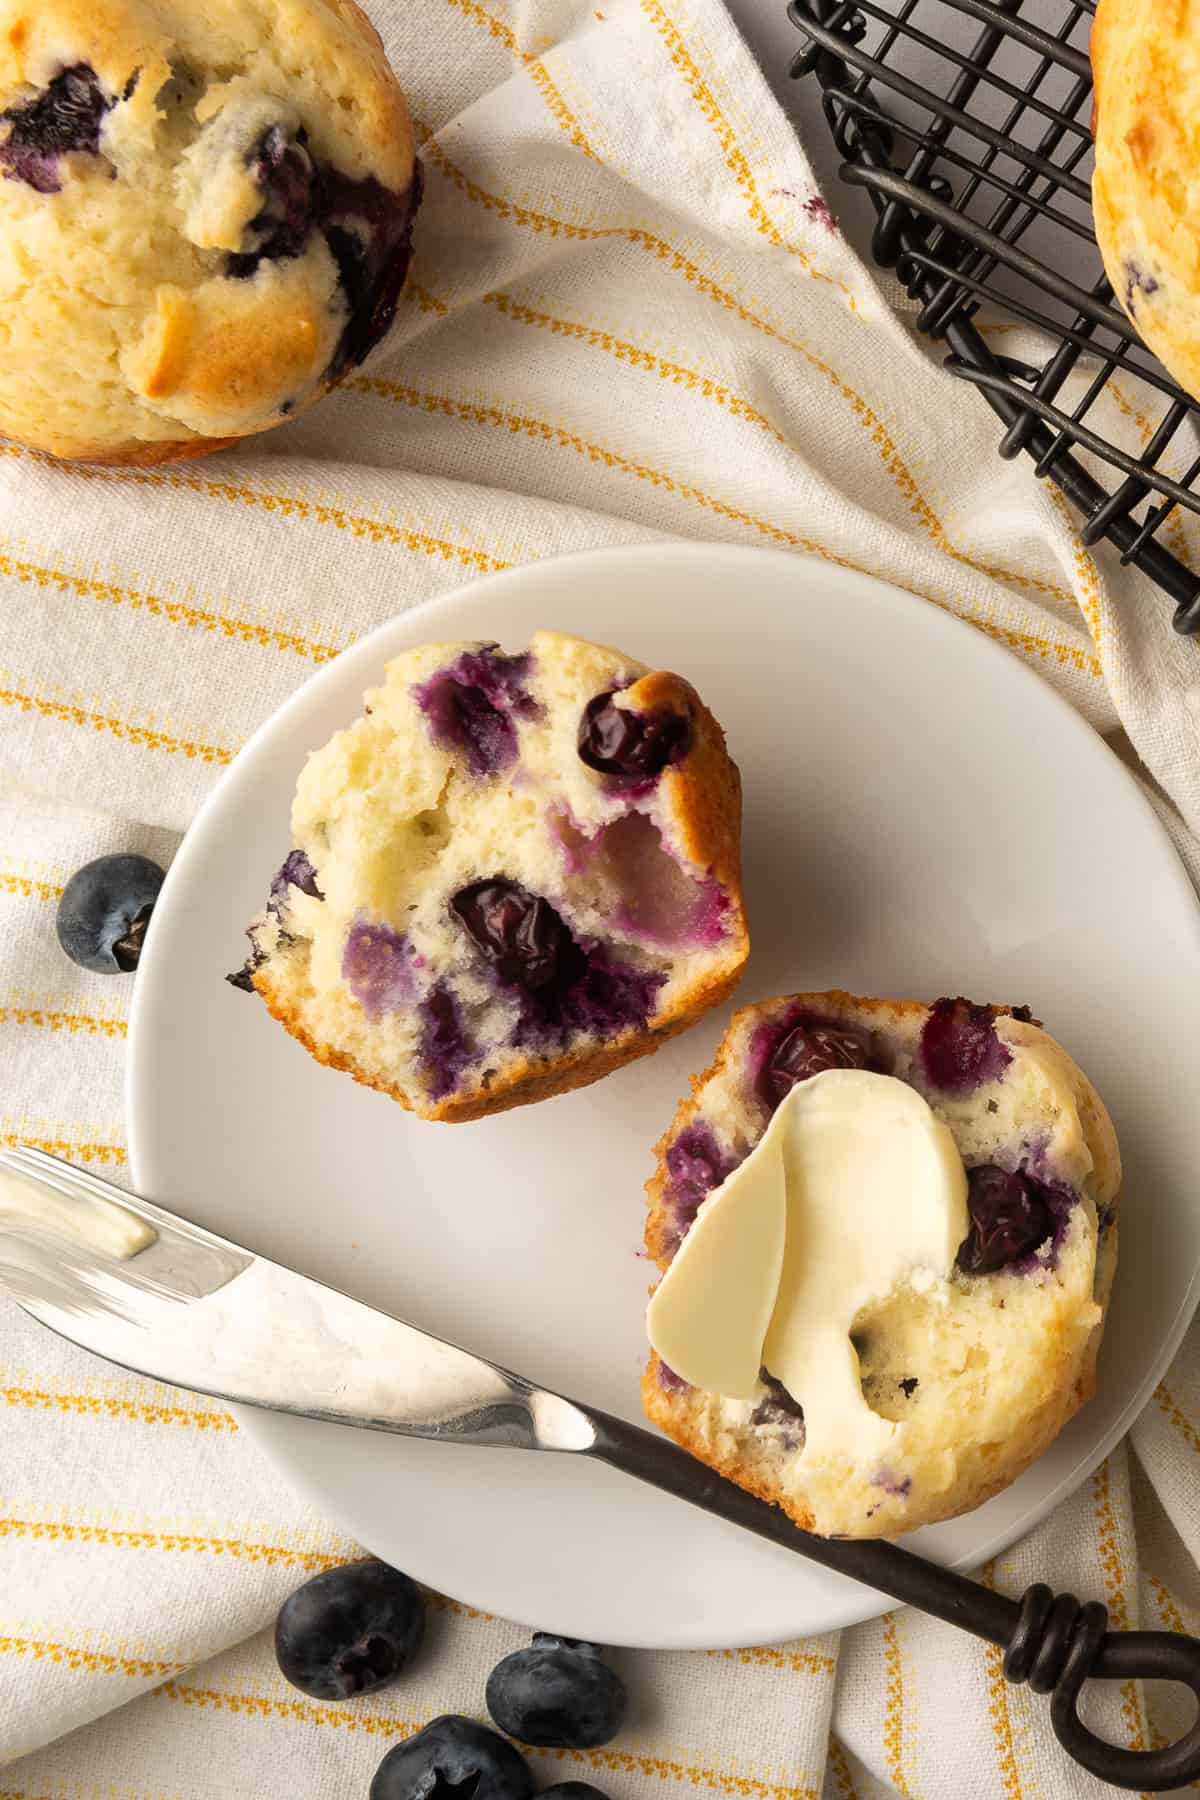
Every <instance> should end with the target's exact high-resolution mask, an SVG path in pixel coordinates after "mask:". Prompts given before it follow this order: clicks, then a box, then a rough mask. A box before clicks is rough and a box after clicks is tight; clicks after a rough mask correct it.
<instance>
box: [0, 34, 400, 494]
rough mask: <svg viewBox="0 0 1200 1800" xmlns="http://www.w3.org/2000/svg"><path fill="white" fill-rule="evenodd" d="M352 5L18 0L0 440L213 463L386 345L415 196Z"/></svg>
mask: <svg viewBox="0 0 1200 1800" xmlns="http://www.w3.org/2000/svg"><path fill="white" fill-rule="evenodd" d="M420 189H421V180H420V167H419V165H418V164H417V162H416V160H415V156H414V148H413V133H412V125H411V122H410V120H409V116H408V111H407V108H406V106H405V103H404V97H403V95H402V93H401V91H400V88H399V86H398V84H397V82H396V79H395V76H394V75H393V74H392V71H391V69H390V68H389V66H388V63H387V59H386V57H385V56H384V52H383V47H382V45H381V43H380V40H379V37H378V35H377V33H376V32H375V30H374V28H373V26H372V25H371V24H370V23H369V21H368V20H367V19H366V17H365V16H364V15H363V13H361V12H360V11H359V9H358V8H357V6H355V5H354V4H353V0H271V3H270V4H268V0H205V3H204V4H203V5H201V4H200V3H199V0H162V4H153V5H152V4H150V0H112V3H111V4H106V5H103V6H96V7H91V8H85V7H83V6H80V5H78V4H77V3H76V0H45V4H38V5H36V6H35V5H33V4H31V0H0V330H2V332H3V339H4V344H5V354H4V357H3V359H2V360H0V432H3V433H4V434H5V435H7V436H9V437H11V438H14V439H18V440H20V441H22V442H25V443H28V444H31V445H34V446H36V447H38V448H41V449H43V450H47V451H50V452H51V453H53V454H54V455H56V456H62V457H71V458H76V459H79V460H84V461H102V462H131V463H150V462H162V461H170V460H174V459H178V458H182V457H189V456H197V455H201V454H203V453H204V452H205V451H207V450H211V449H214V448H217V447H219V446H220V445H221V444H224V443H229V442H232V441H235V440H236V439H238V438H241V437H245V436H247V435H250V434H251V433H254V432H258V431H263V430H265V429H267V428H268V427H270V426H272V425H275V424H278V423H279V422H280V420H282V419H283V418H285V417H291V416H294V415H295V414H297V413H299V412H301V411H303V410H304V409H305V408H306V407H307V406H309V405H311V404H312V403H313V402H314V401H315V400H317V399H319V398H320V396H321V395H322V394H323V393H324V392H325V391H326V390H327V389H328V388H329V387H330V386H331V385H333V384H334V383H335V382H337V381H338V380H340V379H341V378H342V377H343V376H344V375H345V374H346V372H347V371H348V370H350V369H352V368H354V367H355V366H356V365H357V364H358V363H360V362H361V361H362V360H363V358H364V357H365V356H367V355H368V353H369V352H370V351H371V350H372V349H373V348H374V347H375V346H376V345H377V344H378V343H379V342H380V341H381V340H382V338H383V337H384V336H385V334H386V333H387V330H388V328H389V326H390V325H391V322H392V319H393V317H394V314H395V310H396V305H397V302H398V300H399V296H400V292H401V289H402V287H403V284H404V278H405V274H406V272H407V269H408V262H409V255H410V250H411V233H412V222H413V217H414V214H415V212H416V209H417V205H418V203H419V200H420Z"/></svg>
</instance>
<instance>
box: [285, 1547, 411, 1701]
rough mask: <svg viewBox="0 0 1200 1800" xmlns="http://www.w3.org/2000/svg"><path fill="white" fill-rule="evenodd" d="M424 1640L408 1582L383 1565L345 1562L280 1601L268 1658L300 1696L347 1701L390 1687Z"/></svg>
mask: <svg viewBox="0 0 1200 1800" xmlns="http://www.w3.org/2000/svg"><path fill="white" fill-rule="evenodd" d="M424 1634H425V1602H424V1601H423V1600H422V1598H421V1593H420V1590H419V1588H418V1587H417V1585H416V1583H415V1582H413V1581H411V1580H410V1579H409V1577H408V1576H407V1575H402V1574H401V1573H400V1570H399V1569H392V1568H389V1567H388V1565H387V1563H382V1562H374V1561H372V1562H361V1563H349V1564H347V1565H346V1566H345V1567H344V1568H339V1569H325V1570H323V1571H322V1572H321V1574H320V1575H314V1576H313V1578H312V1580H311V1581H306V1582H305V1584H304V1586H303V1587H302V1588H297V1590H296V1592H295V1593H294V1594H291V1595H289V1597H288V1598H287V1599H286V1600H285V1601H284V1603H283V1605H282V1606H281V1607H280V1609H279V1617H278V1618H277V1619H276V1621H275V1658H276V1661H277V1662H278V1664H279V1667H280V1670H281V1671H282V1673H283V1675H284V1677H285V1678H286V1679H287V1680H288V1681H290V1682H291V1684H292V1686H293V1687H297V1688H299V1689H300V1692H301V1693H302V1694H311V1695H312V1697H313V1699H314V1700H350V1699H352V1698H353V1697H354V1696H355V1695H356V1694H373V1693H374V1692H375V1690H376V1689H377V1688H381V1687H386V1686H387V1684H388V1683H389V1682H390V1681H394V1680H395V1679H396V1677H397V1675H399V1674H400V1673H401V1672H402V1671H403V1669H404V1668H405V1666H406V1665H407V1664H408V1663H409V1662H411V1660H412V1658H413V1657H414V1656H415V1655H416V1653H417V1650H418V1649H419V1648H420V1644H421V1639H422V1637H423V1636H424Z"/></svg>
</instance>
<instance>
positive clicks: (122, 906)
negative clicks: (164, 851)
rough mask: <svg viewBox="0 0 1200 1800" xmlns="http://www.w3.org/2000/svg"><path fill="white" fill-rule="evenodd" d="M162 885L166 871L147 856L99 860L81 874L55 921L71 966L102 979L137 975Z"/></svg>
mask: <svg viewBox="0 0 1200 1800" xmlns="http://www.w3.org/2000/svg"><path fill="white" fill-rule="evenodd" d="M162 884H163V872H162V870H161V869H160V868H159V866H158V864H157V863H153V862H151V861H150V859H149V857H146V856H128V855H120V856H100V857H97V859H96V861H95V862H90V863H85V864H84V866H83V868H82V869H77V870H76V872H75V874H74V875H72V877H71V879H70V881H68V883H67V885H66V887H65V888H64V889H63V895H62V899H61V900H60V901H59V903H58V914H57V917H56V919H55V925H56V928H57V931H58V941H59V943H60V944H61V945H62V947H63V949H64V950H65V951H66V953H67V955H68V956H69V957H70V959H71V961H72V962H74V963H78V964H79V966H80V968H81V969H91V970H92V971H93V972H94V973H95V974H97V975H117V974H121V975H128V974H130V973H131V972H132V971H133V970H134V969H136V968H137V966H138V962H139V961H140V959H141V954H142V943H143V941H144V939H145V936H146V927H147V926H148V925H149V923H150V915H151V913H152V912H153V911H154V903H155V901H156V900H157V899H158V892H159V889H160V888H161V887H162Z"/></svg>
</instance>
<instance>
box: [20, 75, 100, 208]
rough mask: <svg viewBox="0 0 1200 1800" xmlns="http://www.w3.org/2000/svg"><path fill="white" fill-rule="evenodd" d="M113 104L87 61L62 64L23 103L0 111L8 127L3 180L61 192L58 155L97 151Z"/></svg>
mask: <svg viewBox="0 0 1200 1800" xmlns="http://www.w3.org/2000/svg"><path fill="white" fill-rule="evenodd" d="M115 104H116V102H115V100H114V99H112V98H110V96H109V95H107V94H106V93H105V92H104V89H103V88H102V87H101V85H100V79H99V77H98V76H97V74H96V71H95V70H94V69H93V68H92V66H91V64H90V63H74V64H72V66H71V67H70V68H69V69H63V70H62V71H61V72H60V73H59V74H57V75H56V76H55V77H54V80H53V81H52V82H51V83H50V85H49V87H47V88H44V89H43V90H42V92H41V93H40V94H38V95H37V96H36V97H35V98H34V99H32V100H30V101H27V102H26V104H25V105H24V106H12V107H9V109H8V111H7V112H4V113H0V125H7V126H8V133H7V135H6V136H5V138H4V141H3V143H0V170H3V172H4V177H5V179H6V180H8V181H23V182H24V183H25V185H26V187H31V188H33V190H34V192H35V193H38V194H57V193H59V192H61V189H62V171H61V169H60V168H59V159H60V158H61V157H63V156H68V155H71V154H72V153H75V154H80V153H82V154H85V155H88V156H98V155H99V153H100V131H101V127H102V126H103V123H104V115H105V114H106V113H107V112H109V111H110V110H111V108H112V107H113V106H114V105H115Z"/></svg>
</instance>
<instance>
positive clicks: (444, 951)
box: [232, 631, 749, 1120]
mask: <svg viewBox="0 0 1200 1800" xmlns="http://www.w3.org/2000/svg"><path fill="white" fill-rule="evenodd" d="M740 821H741V789H740V784H739V779H738V772H737V768H736V767H735V765H734V763H733V762H732V761H731V760H730V758H729V755H728V752H727V751H726V748H725V738H724V734H723V732H722V730H721V727H720V726H719V725H718V724H717V721H716V720H715V719H714V718H713V716H712V714H711V713H710V712H709V711H708V709H707V707H706V706H705V705H704V704H703V702H702V701H701V699H700V697H699V695H698V694H697V693H696V691H695V689H694V688H692V687H691V686H690V685H689V684H688V683H687V682H686V681H684V680H683V679H681V677H680V676H678V675H671V674H667V673H664V672H651V671H650V670H648V669H646V668H644V667H643V666H642V665H641V664H640V663H637V662H634V661H633V660H632V658H630V657H628V656H623V655H622V654H621V653H620V652H619V651H616V650H608V649H604V648H602V647H601V646H600V645H597V644H590V643H586V642H584V641H583V640H581V639H579V638H572V637H564V636H561V635H559V634H558V633H555V632H545V631H544V632H538V633H537V634H536V635H535V636H534V637H533V639H532V641H531V643H530V645H529V647H528V649H527V650H525V651H523V652H522V653H520V654H518V655H507V654H505V653H504V652H503V651H502V650H500V649H499V647H498V646H497V645H495V644H482V643H469V644H468V643H455V644H427V645H425V646H423V647H422V648H421V649H418V650H412V651H410V652H408V653H407V654H406V655H404V656H400V657H398V658H397V659H396V660H395V661H394V662H392V663H390V664H389V665H388V668H387V671H386V678H385V680H384V683H383V685H382V687H379V688H377V689H376V690H374V692H371V693H369V694H368V695H367V696H366V709H365V712H364V715H363V717H362V718H360V719H359V720H358V721H357V722H356V723H355V724H353V725H351V726H350V727H349V728H348V729H347V730H345V731H341V732H338V734H337V735H336V736H335V737H334V738H333V739H332V740H331V741H330V742H329V743H328V744H326V745H325V747H324V748H323V749H321V750H318V751H316V752H314V754H313V755H312V756H310V758H309V760H308V763H307V766H306V767H305V769H304V772H303V774H302V775H301V777H300V782H299V786H298V789H297V793H296V799H295V803H294V806H293V811H292V842H293V844H294V846H295V847H294V849H293V850H292V852H291V854H290V855H289V856H288V858H287V860H286V862H285V863H284V864H283V867H282V868H281V869H280V870H279V873H278V874H277V876H276V877H275V880H274V883H273V884H272V888H271V896H270V899H269V901H268V904H267V907H266V910H265V911H264V912H263V913H262V914H260V916H259V917H258V918H257V919H256V920H255V921H254V923H253V925H252V926H251V927H250V934H249V935H250V940H251V945H252V950H251V955H250V958H249V960H248V962H247V965H246V968H245V969H244V970H243V971H242V972H241V973H240V974H238V975H237V976H234V977H232V979H233V980H234V982H235V983H236V984H237V985H240V986H245V987H249V988H252V989H254V990H256V991H257V992H258V993H259V994H260V995H261V996H262V998H263V1000H265V1002H266V1004H267V1006H268V1008H269V1009H270V1011H271V1012H272V1013H273V1014H274V1016H275V1017H276V1018H277V1019H278V1020H279V1021H280V1022H281V1023H282V1024H283V1025H284V1026H286V1028H287V1030H288V1031H290V1032H291V1034H292V1035H293V1037H296V1038H299V1040H300V1041H301V1043H303V1044H304V1045H306V1047H307V1048H308V1049H309V1050H310V1051H311V1052H312V1054H313V1055H314V1056H315V1057H316V1058H317V1060H318V1061H319V1062H322V1063H327V1064H329V1065H330V1066H332V1067H334V1068H339V1069H346V1070H348V1071H349V1072H350V1073H351V1074H352V1075H353V1076H354V1077H355V1079H356V1080H358V1081H361V1082H364V1083H366V1084H367V1085H368V1086H370V1087H375V1088H380V1089H382V1090H383V1091H384V1092H385V1093H388V1094H390V1095H391V1096H392V1097H393V1098H394V1099H396V1100H399V1101H400V1102H401V1104H402V1105H404V1106H406V1107H409V1108H411V1109H412V1110H413V1111H415V1112H418V1113H421V1114H423V1115H424V1116H425V1117H426V1118H430V1119H445V1120H462V1119H475V1118H479V1117H481V1116H482V1115H484V1114H486V1113H493V1112H500V1111H502V1110H504V1109H505V1108H507V1107H510V1106H518V1105H521V1104H522V1103H524V1102H526V1101H530V1100H539V1099H542V1098H544V1097H545V1096H547V1095H550V1094H557V1093H561V1092H563V1091H564V1090H566V1089H568V1088H575V1087H580V1086H582V1085H583V1084H584V1083H586V1082H590V1081H595V1080H596V1079H597V1078H598V1077H599V1076H601V1075H605V1074H607V1073H608V1072H609V1071H610V1070H612V1069H615V1068H617V1067H619V1066H620V1065H621V1064H622V1063H626V1062H629V1061H631V1060H632V1059H633V1058H634V1057H638V1056H644V1055H646V1054H647V1053H648V1052H649V1051H652V1050H654V1049H656V1048H657V1047H658V1045H659V1044H661V1043H662V1042H663V1041H664V1040H665V1039H666V1038H668V1037H670V1036H672V1035H673V1034H674V1033H675V1032H677V1031H681V1030H683V1029H684V1027H685V1026H687V1025H688V1024H690V1023H691V1022H692V1021H693V1020H695V1019H696V1018H698V1017H699V1015H700V1014H701V1013H703V1012H704V1011H705V1010H706V1009H707V1008H708V1007H710V1006H713V1005H715V1004H716V1003H717V1002H718V1001H719V1000H723V999H724V998H725V997H726V996H727V995H728V994H729V993H730V992H731V990H732V989H733V987H734V985H735V984H736V982H737V980H738V977H739V976H740V974H741V972H742V968H743V966H744V964H745V961H746V957H747V955H748V951H749V943H748V938H747V935H746V924H745V915H744V912H743V907H742V892H741V870H740V843H739V833H740Z"/></svg>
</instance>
